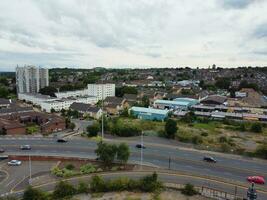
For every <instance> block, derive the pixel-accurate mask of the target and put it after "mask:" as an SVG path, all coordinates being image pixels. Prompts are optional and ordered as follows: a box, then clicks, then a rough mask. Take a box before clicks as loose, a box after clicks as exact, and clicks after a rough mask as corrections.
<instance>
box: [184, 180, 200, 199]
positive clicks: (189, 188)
mask: <svg viewBox="0 0 267 200" xmlns="http://www.w3.org/2000/svg"><path fill="white" fill-rule="evenodd" d="M182 194H184V195H187V196H193V195H196V194H198V192H197V191H196V189H195V187H194V185H192V184H190V183H187V184H186V185H185V187H184V188H183V189H182Z"/></svg>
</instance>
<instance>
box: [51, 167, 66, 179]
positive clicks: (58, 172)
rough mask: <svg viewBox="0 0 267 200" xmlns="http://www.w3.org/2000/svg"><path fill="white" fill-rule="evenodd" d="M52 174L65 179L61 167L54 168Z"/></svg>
mask: <svg viewBox="0 0 267 200" xmlns="http://www.w3.org/2000/svg"><path fill="white" fill-rule="evenodd" d="M51 173H52V174H54V175H55V176H57V177H63V172H62V170H61V169H59V167H53V168H52V170H51Z"/></svg>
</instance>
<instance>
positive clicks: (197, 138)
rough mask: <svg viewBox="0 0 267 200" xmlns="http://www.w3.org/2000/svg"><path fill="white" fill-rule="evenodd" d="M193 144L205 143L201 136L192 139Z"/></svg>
mask: <svg viewBox="0 0 267 200" xmlns="http://www.w3.org/2000/svg"><path fill="white" fill-rule="evenodd" d="M192 143H193V144H202V143H203V140H202V137H201V136H199V135H196V136H194V137H193V138H192Z"/></svg>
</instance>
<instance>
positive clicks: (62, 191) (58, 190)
mask: <svg viewBox="0 0 267 200" xmlns="http://www.w3.org/2000/svg"><path fill="white" fill-rule="evenodd" d="M75 193H76V189H75V188H74V187H73V186H72V185H71V184H69V183H68V182H65V181H60V182H59V183H58V184H57V185H56V186H55V189H54V192H53V197H54V198H55V199H62V198H64V197H71V196H73V195H74V194H75Z"/></svg>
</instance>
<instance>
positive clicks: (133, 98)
mask: <svg viewBox="0 0 267 200" xmlns="http://www.w3.org/2000/svg"><path fill="white" fill-rule="evenodd" d="M123 98H125V99H127V100H128V101H136V99H137V95H136V94H124V96H123Z"/></svg>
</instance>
